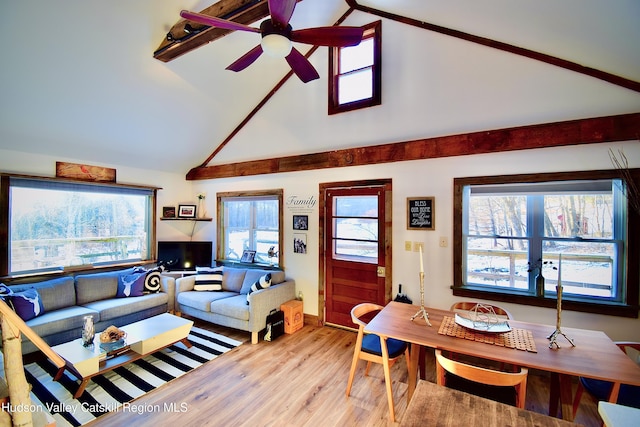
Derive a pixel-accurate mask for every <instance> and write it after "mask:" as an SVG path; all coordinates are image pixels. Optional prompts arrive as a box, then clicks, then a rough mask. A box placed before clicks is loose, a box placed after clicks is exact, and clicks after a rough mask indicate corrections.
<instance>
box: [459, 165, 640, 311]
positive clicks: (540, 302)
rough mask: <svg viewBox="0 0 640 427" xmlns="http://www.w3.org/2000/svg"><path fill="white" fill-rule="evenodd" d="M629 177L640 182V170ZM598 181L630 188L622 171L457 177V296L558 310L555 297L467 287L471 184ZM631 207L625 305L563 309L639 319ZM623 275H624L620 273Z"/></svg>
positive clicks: (637, 251)
mask: <svg viewBox="0 0 640 427" xmlns="http://www.w3.org/2000/svg"><path fill="white" fill-rule="evenodd" d="M629 176H631V177H632V178H631V179H633V181H634V182H635V183H636V186H637V183H638V182H640V169H631V170H629ZM597 179H621V180H622V181H623V182H624V183H625V186H627V187H628V180H627V179H626V177H625V176H622V174H621V172H620V171H618V170H596V171H577V172H555V173H542V174H521V175H500V176H480V177H466V178H454V194H453V196H454V203H453V205H454V206H453V237H454V245H453V269H454V271H453V295H455V296H461V297H466V298H480V299H489V300H494V301H504V302H510V303H516V304H523V305H531V306H540V307H550V308H551V307H555V306H556V299H555V295H553V294H552V295H547V296H546V297H545V296H544V295H542V296H536V295H531V294H527V295H523V294H522V293H511V292H505V289H495V290H493V289H492V290H487V289H478V288H477V287H473V286H467V285H466V284H465V283H463V277H464V271H463V267H464V262H463V261H464V253H463V251H464V242H463V236H464V235H463V227H464V224H463V217H464V215H465V214H466V213H465V212H464V211H463V209H464V205H463V197H464V188H465V187H466V186H468V185H487V184H495V185H499V184H516V183H520V184H521V183H536V182H549V181H576V180H597ZM623 203H626V206H627V223H626V236H625V242H626V245H627V248H626V249H627V254H626V255H627V256H626V259H625V260H624V261H623V263H622V268H624V269H625V273H626V274H625V280H624V281H623V283H621V284H620V286H619V288H620V292H622V293H623V298H622V299H623V301H624V303H615V302H609V301H607V302H596V301H577V300H571V299H564V300H563V305H562V308H563V309H567V310H573V311H581V312H589V313H597V314H607V315H614V316H620V317H631V318H637V317H638V301H639V290H640V283H639V279H640V267H639V265H640V262H639V261H640V241H638V239H633V238H630V236H637V235H638V233H640V212H637V211H634V210H633V209H632V208H631V205H630V203H629V202H628V200H626V199H625V200H624V201H623ZM618 273H620V272H618Z"/></svg>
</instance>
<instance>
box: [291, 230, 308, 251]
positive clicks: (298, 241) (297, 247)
mask: <svg viewBox="0 0 640 427" xmlns="http://www.w3.org/2000/svg"><path fill="white" fill-rule="evenodd" d="M293 253H294V254H306V253H307V235H306V234H305V233H293Z"/></svg>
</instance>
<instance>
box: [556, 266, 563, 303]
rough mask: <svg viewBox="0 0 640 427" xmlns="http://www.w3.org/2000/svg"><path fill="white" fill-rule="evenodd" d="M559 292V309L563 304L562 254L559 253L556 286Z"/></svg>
mask: <svg viewBox="0 0 640 427" xmlns="http://www.w3.org/2000/svg"><path fill="white" fill-rule="evenodd" d="M556 291H557V293H558V309H560V304H562V254H558V286H556Z"/></svg>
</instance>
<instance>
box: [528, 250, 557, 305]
mask: <svg viewBox="0 0 640 427" xmlns="http://www.w3.org/2000/svg"><path fill="white" fill-rule="evenodd" d="M527 265H528V266H529V269H528V270H527V272H528V273H534V274H535V275H536V278H535V281H536V295H537V296H539V297H541V296H543V295H544V275H543V274H542V269H543V267H544V266H545V265H553V261H543V260H542V258H538V259H537V260H536V261H535V262H531V261H529V262H528V263H527ZM552 268H553V269H554V270H557V268H556V267H552Z"/></svg>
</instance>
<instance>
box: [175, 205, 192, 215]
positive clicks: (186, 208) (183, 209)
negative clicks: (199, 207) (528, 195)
mask: <svg viewBox="0 0 640 427" xmlns="http://www.w3.org/2000/svg"><path fill="white" fill-rule="evenodd" d="M195 217H196V205H178V218H195Z"/></svg>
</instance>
